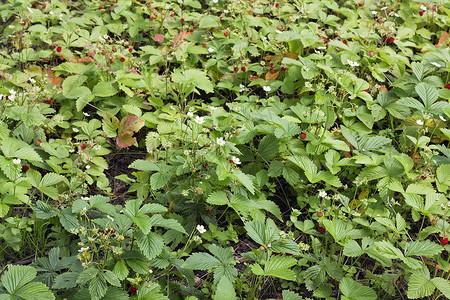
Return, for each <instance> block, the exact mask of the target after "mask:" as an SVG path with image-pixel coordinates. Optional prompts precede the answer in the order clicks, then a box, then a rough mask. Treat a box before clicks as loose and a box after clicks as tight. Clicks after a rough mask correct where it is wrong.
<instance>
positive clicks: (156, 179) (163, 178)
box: [150, 173, 172, 190]
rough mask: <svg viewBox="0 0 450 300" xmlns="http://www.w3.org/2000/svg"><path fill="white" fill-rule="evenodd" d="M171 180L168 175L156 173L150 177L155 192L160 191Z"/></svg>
mask: <svg viewBox="0 0 450 300" xmlns="http://www.w3.org/2000/svg"><path fill="white" fill-rule="evenodd" d="M170 178H172V176H171V174H168V173H154V174H153V175H152V176H151V177H150V185H151V187H152V189H153V190H159V189H161V188H163V187H164V186H165V185H166V184H167V183H168V182H169V180H170Z"/></svg>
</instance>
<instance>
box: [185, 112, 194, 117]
mask: <svg viewBox="0 0 450 300" xmlns="http://www.w3.org/2000/svg"><path fill="white" fill-rule="evenodd" d="M186 115H187V116H188V117H189V118H192V117H193V116H194V113H193V112H192V111H188V112H187V114H186Z"/></svg>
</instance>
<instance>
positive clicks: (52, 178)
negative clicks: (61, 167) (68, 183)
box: [40, 173, 64, 186]
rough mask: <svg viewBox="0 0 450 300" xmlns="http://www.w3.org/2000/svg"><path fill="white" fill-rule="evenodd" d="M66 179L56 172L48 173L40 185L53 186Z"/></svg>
mask: <svg viewBox="0 0 450 300" xmlns="http://www.w3.org/2000/svg"><path fill="white" fill-rule="evenodd" d="M63 180H64V176H61V175H58V174H56V173H47V174H45V175H44V177H43V178H42V180H41V184H40V186H51V185H55V184H57V183H60V182H61V181H63Z"/></svg>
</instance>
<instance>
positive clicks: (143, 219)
mask: <svg viewBox="0 0 450 300" xmlns="http://www.w3.org/2000/svg"><path fill="white" fill-rule="evenodd" d="M131 220H133V222H134V223H135V224H136V225H137V227H139V229H140V230H142V232H143V233H144V234H148V233H149V232H150V229H152V223H151V222H150V217H149V216H147V215H144V214H139V215H137V216H131Z"/></svg>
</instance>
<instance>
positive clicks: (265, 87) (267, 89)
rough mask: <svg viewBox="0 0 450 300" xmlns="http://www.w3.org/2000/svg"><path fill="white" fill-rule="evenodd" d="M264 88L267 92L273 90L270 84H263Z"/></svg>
mask: <svg viewBox="0 0 450 300" xmlns="http://www.w3.org/2000/svg"><path fill="white" fill-rule="evenodd" d="M263 90H265V91H266V92H270V91H271V90H272V88H271V87H270V86H268V85H265V86H263Z"/></svg>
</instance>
